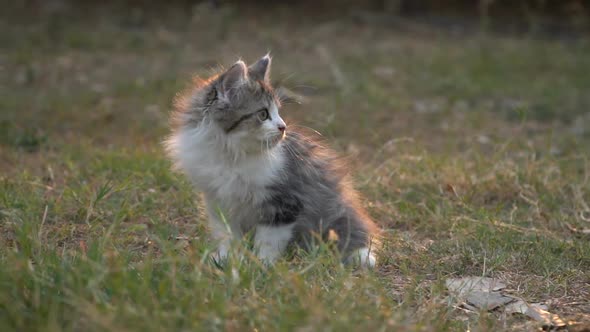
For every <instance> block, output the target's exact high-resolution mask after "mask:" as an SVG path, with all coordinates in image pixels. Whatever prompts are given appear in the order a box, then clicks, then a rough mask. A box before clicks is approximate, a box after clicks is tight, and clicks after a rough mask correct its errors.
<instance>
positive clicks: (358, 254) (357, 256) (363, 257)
mask: <svg viewBox="0 0 590 332" xmlns="http://www.w3.org/2000/svg"><path fill="white" fill-rule="evenodd" d="M346 262H347V263H349V264H352V265H354V266H358V267H361V268H364V269H372V268H374V267H375V264H376V262H377V259H375V253H374V252H373V251H371V249H369V248H367V247H365V248H360V249H358V250H355V251H354V252H353V253H352V254H351V255H350V256H348V259H347V260H346Z"/></svg>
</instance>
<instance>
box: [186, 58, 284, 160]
mask: <svg viewBox="0 0 590 332" xmlns="http://www.w3.org/2000/svg"><path fill="white" fill-rule="evenodd" d="M270 66H271V58H270V56H268V55H266V56H264V57H262V58H261V59H260V60H258V61H257V62H256V63H254V64H253V65H251V66H250V67H247V66H246V64H245V63H244V62H243V61H241V60H240V61H238V62H236V63H235V64H234V65H233V66H231V67H230V68H229V69H227V70H226V71H225V72H223V73H222V74H220V75H218V76H217V77H215V78H213V79H211V80H209V81H208V82H207V83H206V85H205V86H204V87H202V88H201V89H200V91H199V93H198V94H197V95H193V96H192V98H191V100H190V101H189V103H190V104H192V105H190V106H189V107H188V109H189V112H190V113H192V114H186V110H185V111H184V113H185V117H184V119H185V120H188V121H184V122H185V123H184V124H185V125H191V124H192V125H203V121H201V120H203V119H205V118H206V119H208V120H209V121H206V125H208V126H215V127H216V128H214V129H215V130H216V131H217V133H218V134H220V135H222V136H223V138H224V139H225V140H227V141H228V142H230V143H231V145H232V146H237V147H239V148H240V149H241V150H244V151H246V152H249V153H254V152H261V151H264V150H267V149H269V148H271V147H273V146H274V145H276V144H277V143H278V142H279V141H280V140H281V139H282V138H283V137H284V135H285V130H286V124H285V122H284V121H283V119H282V118H281V117H280V116H279V107H280V101H279V99H278V98H277V96H276V95H275V93H274V91H273V89H272V87H271V86H270ZM187 115H188V117H187Z"/></svg>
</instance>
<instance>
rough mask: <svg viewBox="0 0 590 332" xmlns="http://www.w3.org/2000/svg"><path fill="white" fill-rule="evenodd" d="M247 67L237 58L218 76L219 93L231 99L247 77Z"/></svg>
mask: <svg viewBox="0 0 590 332" xmlns="http://www.w3.org/2000/svg"><path fill="white" fill-rule="evenodd" d="M247 72H248V68H246V64H245V63H244V62H243V61H242V60H239V61H238V62H236V63H235V64H234V65H233V66H231V67H230V68H229V69H228V70H227V71H226V72H225V73H223V74H221V76H220V77H219V85H218V86H219V93H220V94H221V95H222V96H225V97H228V98H230V99H231V97H233V96H234V95H235V94H236V92H237V91H238V88H239V87H240V86H242V85H243V84H244V83H245V82H246V79H247V75H248V73H247Z"/></svg>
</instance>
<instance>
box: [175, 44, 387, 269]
mask: <svg viewBox="0 0 590 332" xmlns="http://www.w3.org/2000/svg"><path fill="white" fill-rule="evenodd" d="M270 63H271V58H270V57H269V56H268V55H266V56H265V57H263V58H261V59H260V60H258V61H257V62H256V63H255V64H253V65H251V66H250V67H246V64H244V62H242V61H238V62H236V63H235V64H234V65H233V66H231V68H229V69H228V70H227V71H225V72H223V73H221V74H220V75H216V76H214V77H212V78H210V79H209V80H207V81H205V82H202V83H201V84H199V85H198V86H196V87H195V88H194V89H192V90H191V91H189V92H188V93H187V94H186V95H184V96H180V97H179V98H177V101H176V112H175V113H174V114H173V116H172V135H171V136H170V137H169V138H168V139H167V140H166V142H165V146H166V149H167V152H168V154H169V156H170V157H171V159H172V160H173V161H174V164H175V167H176V168H178V169H180V170H181V171H183V172H184V173H185V174H186V175H187V176H188V177H189V178H190V180H191V181H192V183H193V184H194V186H195V187H196V188H197V189H198V190H200V191H202V192H203V193H204V198H205V202H206V207H207V213H208V216H209V227H210V230H211V233H212V236H213V237H214V238H215V240H216V241H218V243H219V245H218V250H217V255H218V256H219V257H220V258H224V257H226V256H227V254H228V250H229V245H230V242H231V240H232V239H233V238H236V237H238V238H239V237H242V236H243V235H244V234H246V233H248V232H250V231H252V232H254V245H255V248H256V254H257V255H258V257H259V258H260V259H262V260H263V261H265V262H268V263H271V262H274V261H275V260H276V259H277V258H278V257H280V256H281V253H282V252H283V251H284V250H285V248H286V247H287V245H288V244H289V243H296V244H298V245H300V246H303V247H304V248H309V246H310V245H311V244H312V243H314V241H315V240H317V238H318V236H319V237H321V238H322V239H324V240H326V239H328V237H329V238H330V239H331V240H334V238H335V239H336V241H337V248H338V249H339V251H340V253H341V254H342V255H343V257H344V260H345V261H346V262H356V264H360V265H361V266H365V267H372V266H374V265H375V256H374V254H373V248H372V240H373V238H374V236H375V235H376V232H377V228H376V226H375V224H374V223H373V222H372V221H371V220H370V218H369V217H368V216H367V214H366V213H365V211H363V209H362V208H361V207H360V205H359V204H358V201H357V197H356V193H355V191H354V190H353V188H352V186H351V184H350V183H349V180H348V177H347V176H346V174H345V172H344V169H343V167H342V165H341V163H340V162H339V161H338V159H337V158H336V156H335V155H334V154H333V152H332V151H330V150H328V149H327V148H325V147H323V146H321V145H320V144H319V143H317V142H316V141H314V140H312V139H311V138H309V137H306V136H305V135H303V134H302V133H298V132H296V131H294V130H291V129H287V125H286V124H285V122H284V121H283V119H281V117H280V115H279V108H280V106H281V104H280V101H279V99H278V98H277V96H276V95H275V93H274V92H273V89H272V87H271V86H270V80H269V72H270Z"/></svg>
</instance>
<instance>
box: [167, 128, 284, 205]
mask: <svg viewBox="0 0 590 332" xmlns="http://www.w3.org/2000/svg"><path fill="white" fill-rule="evenodd" d="M232 144H235V143H233V142H231V141H228V140H226V138H225V137H221V136H220V135H219V134H217V133H214V132H211V131H210V130H207V129H206V128H203V127H200V128H194V129H187V130H184V131H179V132H178V133H177V134H176V135H174V136H172V137H171V138H170V139H169V140H168V148H169V150H170V151H171V153H172V154H173V157H174V159H175V160H176V166H177V167H178V168H180V169H181V170H182V171H183V172H184V173H186V174H187V176H188V177H189V178H190V180H191V181H192V183H193V184H194V185H195V186H196V187H197V188H198V189H199V190H201V191H203V192H205V194H206V195H207V196H208V197H209V198H212V199H214V200H215V201H216V203H218V204H220V205H221V206H223V207H225V209H228V210H233V208H234V207H236V208H237V207H238V206H239V207H240V208H243V207H244V205H254V204H256V203H257V202H261V201H262V200H263V199H264V198H265V197H266V195H267V191H266V189H265V188H266V187H267V186H268V185H269V184H270V183H272V182H273V181H275V180H276V178H277V177H278V176H280V174H281V170H282V168H283V165H284V155H283V153H282V149H281V148H280V147H279V146H276V147H274V148H273V149H271V150H270V151H266V152H265V153H261V154H257V155H255V156H247V155H243V154H240V152H239V151H236V148H235V146H232ZM228 212H229V211H228Z"/></svg>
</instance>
